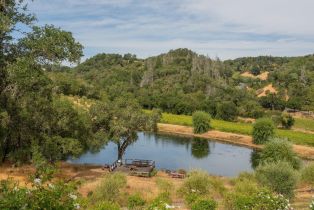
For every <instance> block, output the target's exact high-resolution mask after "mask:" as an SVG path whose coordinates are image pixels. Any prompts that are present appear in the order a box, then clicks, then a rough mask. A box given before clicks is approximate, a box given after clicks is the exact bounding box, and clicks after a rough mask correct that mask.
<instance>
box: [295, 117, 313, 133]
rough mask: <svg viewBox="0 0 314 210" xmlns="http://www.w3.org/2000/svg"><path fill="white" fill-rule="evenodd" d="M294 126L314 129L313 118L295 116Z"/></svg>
mask: <svg viewBox="0 0 314 210" xmlns="http://www.w3.org/2000/svg"><path fill="white" fill-rule="evenodd" d="M293 127H294V128H299V129H304V130H309V131H314V120H311V119H304V118H295V124H294V126H293Z"/></svg>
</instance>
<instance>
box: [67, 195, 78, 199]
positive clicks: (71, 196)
mask: <svg viewBox="0 0 314 210" xmlns="http://www.w3.org/2000/svg"><path fill="white" fill-rule="evenodd" d="M69 197H70V198H72V199H73V200H76V199H77V196H76V195H74V194H70V195H69Z"/></svg>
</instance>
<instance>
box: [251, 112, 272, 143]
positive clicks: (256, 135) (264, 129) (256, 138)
mask: <svg viewBox="0 0 314 210" xmlns="http://www.w3.org/2000/svg"><path fill="white" fill-rule="evenodd" d="M252 134H253V143H254V144H264V143H265V142H267V141H268V140H269V139H270V138H271V137H273V136H274V135H275V126H274V123H273V121H272V120H271V119H267V118H261V119H258V120H256V122H255V123H254V125H253V133H252Z"/></svg>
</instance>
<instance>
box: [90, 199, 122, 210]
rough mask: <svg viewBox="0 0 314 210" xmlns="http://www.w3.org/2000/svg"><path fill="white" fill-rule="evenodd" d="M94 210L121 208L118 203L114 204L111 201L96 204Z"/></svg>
mask: <svg viewBox="0 0 314 210" xmlns="http://www.w3.org/2000/svg"><path fill="white" fill-rule="evenodd" d="M92 209H93V210H120V207H119V205H118V204H116V203H112V202H109V201H101V202H99V203H97V204H96V206H95V207H94V208H92Z"/></svg>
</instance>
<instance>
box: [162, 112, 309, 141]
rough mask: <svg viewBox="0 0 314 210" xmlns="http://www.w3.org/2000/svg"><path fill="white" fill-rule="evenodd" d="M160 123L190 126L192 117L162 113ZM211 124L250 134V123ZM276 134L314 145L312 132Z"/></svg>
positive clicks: (221, 121)
mask: <svg viewBox="0 0 314 210" xmlns="http://www.w3.org/2000/svg"><path fill="white" fill-rule="evenodd" d="M161 122H162V123H167V124H175V125H186V126H192V117H191V116H188V115H175V114H168V113H163V115H162V120H161ZM211 126H212V128H213V129H215V130H219V131H225V132H231V133H238V134H245V135H251V133H252V124H248V123H239V122H228V121H223V120H216V119H212V121H211ZM276 135H277V136H278V137H281V138H288V139H289V140H290V141H292V142H293V143H295V144H303V145H310V146H314V134H308V133H303V132H299V131H293V130H281V129H277V130H276Z"/></svg>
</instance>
